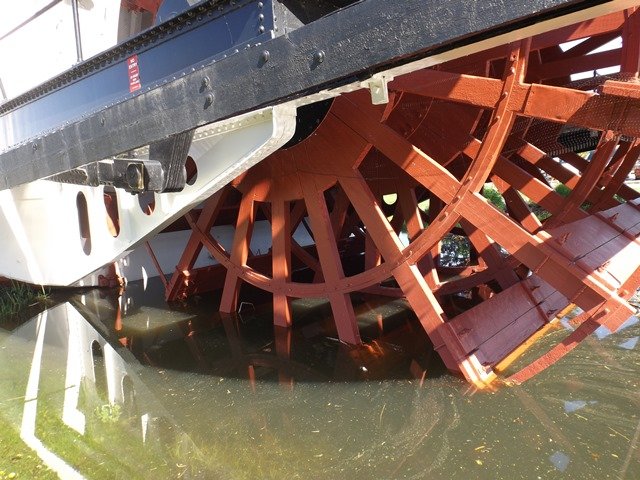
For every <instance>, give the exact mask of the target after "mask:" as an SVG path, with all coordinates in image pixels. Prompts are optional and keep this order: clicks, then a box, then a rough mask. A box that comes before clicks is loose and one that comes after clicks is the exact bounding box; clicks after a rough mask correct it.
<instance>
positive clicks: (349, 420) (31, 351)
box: [0, 286, 640, 479]
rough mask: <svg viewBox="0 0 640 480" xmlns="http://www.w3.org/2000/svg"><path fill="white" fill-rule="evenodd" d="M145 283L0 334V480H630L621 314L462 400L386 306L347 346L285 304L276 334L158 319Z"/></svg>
mask: <svg viewBox="0 0 640 480" xmlns="http://www.w3.org/2000/svg"><path fill="white" fill-rule="evenodd" d="M153 289H154V287H152V288H151V290H152V291H150V292H149V291H148V292H146V294H144V292H142V291H141V287H140V286H132V287H130V288H129V289H128V291H127V294H126V297H123V298H118V297H117V296H115V295H113V294H112V293H109V294H106V293H101V292H98V291H90V292H86V293H85V295H84V296H80V295H78V296H75V297H73V298H71V299H70V300H69V301H68V302H65V303H60V304H58V305H56V306H54V307H52V308H50V309H49V310H47V311H46V312H44V313H43V314H41V315H39V316H37V317H36V318H33V319H31V320H28V321H25V322H24V323H21V324H19V325H15V324H8V325H7V324H5V328H0V365H2V369H1V370H0V429H1V430H2V433H0V442H1V443H0V453H1V454H2V457H0V479H4V478H8V474H9V473H10V472H15V473H16V474H17V475H18V478H55V476H56V475H60V476H62V477H64V478H74V476H75V477H86V478H153V479H160V478H205V479H209V478H211V479H225V478H229V479H260V478H301V479H316V478H317V479H327V478H328V479H333V478H349V479H369V478H380V479H396V478H398V479H401V478H416V479H423V478H426V479H440V478H469V479H474V478H479V479H517V478H523V479H538V478H540V479H550V478H580V479H602V478H614V479H619V478H620V479H621V478H624V479H637V478H640V447H639V446H640V395H639V394H640V386H639V382H640V355H639V352H640V346H638V345H637V343H638V339H639V337H640V323H638V322H637V321H636V320H635V319H631V320H630V321H629V322H627V324H626V325H625V328H624V329H623V330H622V331H621V332H618V333H616V334H613V335H607V332H602V331H600V332H597V335H594V336H593V337H592V338H590V339H589V340H588V341H586V342H585V344H584V345H582V346H580V347H579V348H578V349H576V350H575V351H574V352H573V353H572V354H570V355H569V356H568V357H566V358H565V359H563V360H562V361H561V362H560V363H559V364H557V365H555V366H553V367H552V368H550V369H548V370H547V371H545V372H543V373H542V374H540V375H539V376H537V377H536V378H534V379H533V380H531V381H529V382H528V383H526V384H525V385H523V386H520V387H499V388H497V389H496V390H495V391H493V392H476V391H474V390H473V389H470V388H469V387H468V386H467V384H466V383H465V382H464V381H462V380H460V379H458V378H455V377H453V376H451V375H450V374H448V373H446V372H444V371H443V367H442V364H441V363H440V361H439V359H438V357H437V355H435V354H434V353H433V352H432V351H431V349H430V348H429V347H428V340H427V339H426V337H425V335H424V334H423V332H422V330H421V329H420V327H419V325H418V324H417V323H416V321H415V319H413V318H412V316H411V314H410V313H408V312H407V311H406V309H405V306H404V304H403V303H402V302H400V301H395V302H390V303H383V302H380V301H377V302H376V301H373V300H371V299H366V298H362V299H360V305H359V307H358V310H359V315H360V316H359V319H360V322H361V328H362V332H363V336H364V337H365V339H366V345H365V346H364V347H362V348H357V349H354V348H349V347H347V346H345V345H342V344H340V343H339V342H338V341H337V340H336V339H335V333H333V332H332V329H331V322H330V321H329V320H328V311H329V310H328V308H327V306H326V305H323V304H321V303H317V302H316V303H310V302H306V303H305V302H299V303H298V304H296V306H295V308H296V319H297V324H296V327H295V329H294V330H293V332H292V333H291V332H288V331H286V330H279V329H277V330H276V331H274V329H273V327H272V326H271V325H270V321H269V316H268V314H266V313H265V312H262V311H260V310H259V309H258V310H255V309H254V308H253V306H252V305H248V304H247V305H243V313H242V315H241V316H239V317H220V316H219V315H217V314H212V313H207V311H209V312H211V309H212V308H213V307H212V305H209V304H207V303H206V302H204V301H203V302H202V303H200V304H197V305H191V306H189V307H184V308H181V309H177V310H173V311H169V310H167V309H166V307H164V306H163V304H162V302H161V301H159V300H158V299H159V298H161V294H160V291H159V289H157V288H156V290H155V291H153ZM101 295H103V296H101ZM153 299H155V300H153ZM565 334H566V331H565V330H564V328H563V327H559V328H558V330H557V331H555V332H553V333H552V334H550V335H549V337H547V338H546V339H544V340H543V341H542V342H541V344H539V345H537V346H536V350H538V353H539V352H540V351H542V350H544V347H545V345H546V346H549V345H551V344H552V343H553V342H554V339H557V338H559V336H561V335H565ZM535 353H536V352H530V354H529V359H531V358H533V357H532V355H534V354H535ZM521 363H522V362H521ZM45 465H47V466H48V467H49V468H50V469H51V470H47V469H46V468H45ZM2 472H4V473H2Z"/></svg>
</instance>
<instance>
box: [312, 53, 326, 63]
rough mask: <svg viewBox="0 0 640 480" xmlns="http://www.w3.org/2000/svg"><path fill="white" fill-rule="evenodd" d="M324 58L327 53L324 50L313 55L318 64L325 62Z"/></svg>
mask: <svg viewBox="0 0 640 480" xmlns="http://www.w3.org/2000/svg"><path fill="white" fill-rule="evenodd" d="M324 58H325V53H324V51H323V50H318V51H317V52H316V53H314V54H313V59H314V60H315V61H316V63H322V62H324Z"/></svg>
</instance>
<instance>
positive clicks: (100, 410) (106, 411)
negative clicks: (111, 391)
mask: <svg viewBox="0 0 640 480" xmlns="http://www.w3.org/2000/svg"><path fill="white" fill-rule="evenodd" d="M94 413H95V415H96V417H98V419H99V420H100V421H101V422H102V423H118V420H120V416H121V415H122V407H121V406H120V405H118V404H117V403H107V404H105V405H100V406H98V407H96V409H95V410H94Z"/></svg>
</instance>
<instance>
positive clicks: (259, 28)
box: [258, 25, 264, 33]
mask: <svg viewBox="0 0 640 480" xmlns="http://www.w3.org/2000/svg"><path fill="white" fill-rule="evenodd" d="M258 32H260V33H264V25H260V26H259V27H258Z"/></svg>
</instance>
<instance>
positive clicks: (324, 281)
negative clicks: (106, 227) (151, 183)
mask: <svg viewBox="0 0 640 480" xmlns="http://www.w3.org/2000/svg"><path fill="white" fill-rule="evenodd" d="M638 32H640V14H639V13H637V12H636V11H635V10H627V11H624V12H619V13H615V14H610V15H608V16H604V17H601V18H599V19H597V20H593V21H589V22H585V23H582V24H578V25H573V26H569V27H564V28H561V29H559V30H556V31H552V32H550V33H546V34H541V35H538V36H535V37H532V38H529V39H525V40H522V41H518V42H515V43H512V44H509V45H506V46H504V47H499V48H498V47H496V48H492V49H490V50H487V51H484V52H481V53H478V54H473V55H471V56H467V57H463V58H460V59H457V60H453V61H451V62H448V63H445V64H442V65H440V66H438V67H435V68H427V69H423V70H419V71H415V72H412V73H408V74H405V75H402V76H398V77H397V78H395V79H394V80H393V81H390V82H389V83H388V88H389V101H388V103H383V104H382V105H372V100H371V97H370V96H369V93H368V92H365V91H362V90H361V91H355V92H353V93H348V94H343V95H341V96H338V97H336V98H334V99H333V100H329V101H325V102H324V103H317V104H312V105H310V106H306V107H303V108H301V109H300V110H299V112H298V130H297V132H296V135H295V136H294V139H293V140H291V141H290V142H289V144H287V145H285V147H283V148H282V149H280V150H279V151H277V152H276V153H274V154H272V155H271V156H269V157H268V158H267V159H265V160H263V161H262V162H261V163H259V164H258V165H256V166H255V167H253V168H252V169H251V170H249V171H248V172H246V173H245V174H244V175H241V176H240V177H238V178H236V179H235V180H234V181H233V182H232V183H231V184H230V185H229V186H227V187H226V188H225V189H224V190H222V191H220V192H218V193H216V194H215V195H214V196H213V197H211V198H210V199H209V200H208V201H207V202H206V203H205V205H204V207H203V209H202V210H201V211H200V212H199V215H198V214H197V213H198V212H195V211H194V212H192V213H191V214H190V215H189V216H188V220H189V221H190V224H191V227H192V229H193V233H192V235H191V239H190V241H189V243H188V246H187V247H186V249H185V251H184V254H183V256H182V259H181V260H180V263H179V264H178V267H177V273H176V274H174V275H173V277H172V278H171V281H170V283H169V285H168V287H167V298H168V299H169V300H175V299H177V298H184V297H185V296H188V295H190V294H193V293H194V292H201V291H203V290H206V289H207V287H208V286H211V285H214V284H215V283H216V282H215V278H216V275H219V274H220V268H221V267H219V266H218V267H214V268H211V267H210V268H208V269H201V270H198V269H194V268H193V265H194V262H195V260H196V258H197V256H198V254H199V253H200V250H201V249H202V246H203V245H204V246H205V247H206V248H207V250H208V251H209V253H210V254H211V255H212V256H213V257H214V258H215V259H216V260H217V261H218V262H219V264H220V265H222V266H224V268H225V269H226V271H227V273H226V278H225V281H224V285H223V290H222V301H221V305H220V309H221V310H222V311H225V312H231V311H235V310H236V309H237V307H238V301H239V300H238V299H239V292H240V287H241V284H242V283H243V282H246V283H249V284H252V285H254V286H256V287H258V288H260V289H262V290H265V291H268V292H271V293H272V294H273V304H274V322H275V323H276V324H277V325H280V326H288V325H291V322H292V319H291V313H290V312H291V310H290V300H291V299H294V298H302V297H323V298H327V299H328V300H329V302H330V304H331V308H332V310H333V315H334V318H335V323H336V327H337V330H338V334H339V337H340V339H341V340H343V341H345V342H348V343H359V342H360V336H359V333H358V325H357V322H356V318H355V315H354V309H353V305H352V302H351V298H350V294H351V293H354V292H369V293H377V294H382V295H390V296H404V297H406V299H407V301H408V302H409V304H410V305H411V307H412V308H413V310H414V311H415V313H416V315H417V316H418V318H419V319H420V321H421V323H422V325H423V327H424V328H425V330H426V331H427V333H428V334H429V336H430V338H431V340H432V341H433V343H434V345H435V347H436V349H437V350H438V352H439V353H440V355H441V357H442V359H443V360H444V362H445V364H446V365H447V367H448V368H449V369H450V370H453V371H460V372H461V373H462V374H463V375H464V376H465V377H466V378H467V379H468V380H469V381H471V382H473V383H476V384H479V385H482V384H485V383H487V382H489V381H491V379H492V378H493V377H494V374H493V372H494V369H495V367H496V366H497V365H498V364H499V363H500V362H501V361H503V360H504V359H505V357H507V356H508V355H509V354H510V353H511V352H513V351H514V350H515V349H517V348H518V347H519V346H520V345H521V344H523V342H525V341H526V340H527V339H529V338H530V337H531V336H532V335H533V334H534V333H535V332H537V331H538V330H540V329H541V328H542V327H543V326H545V325H546V324H547V323H548V322H549V321H551V320H552V319H554V318H555V317H556V316H558V314H559V313H560V312H562V311H563V310H565V309H566V307H568V306H570V305H574V304H575V305H578V306H579V307H581V308H582V309H583V310H584V311H585V313H584V314H583V315H582V316H581V317H580V320H581V321H582V322H580V320H579V322H578V323H581V326H580V327H579V328H578V329H577V330H576V331H575V332H573V333H572V334H571V336H570V337H569V338H568V339H567V340H565V341H564V342H563V343H562V344H561V345H558V346H557V347H556V348H555V349H553V350H552V351H551V352H549V354H547V355H546V356H545V357H543V358H541V359H540V360H539V361H537V362H535V363H534V364H533V365H531V366H530V367H528V369H527V370H525V371H523V372H521V373H520V374H518V375H517V376H516V377H514V380H523V379H525V378H528V377H529V376H531V375H532V374H534V373H536V372H537V371H539V370H540V369H542V368H544V367H545V366H546V365H548V364H550V363H552V362H553V361H554V360H555V359H557V358H559V357H560V356H562V355H563V354H564V353H566V352H567V351H568V350H570V349H571V348H573V346H575V344H577V343H579V341H580V340H581V339H583V338H585V337H586V336H587V335H588V334H589V333H590V332H592V331H593V330H594V328H596V327H597V326H599V325H605V326H606V327H608V328H610V329H616V328H617V327H618V326H619V325H620V324H621V323H622V322H623V321H625V320H626V319H627V318H628V317H629V316H630V315H631V314H632V313H633V311H634V310H633V309H632V307H631V306H630V305H629V304H628V303H627V300H628V299H629V298H630V296H631V295H632V294H633V293H634V292H635V289H636V287H637V286H638V285H639V284H640V281H639V278H638V277H639V275H640V272H639V270H638V265H640V243H638V240H637V235H638V233H640V227H639V225H640V201H639V200H638V194H637V193H636V192H635V191H634V190H633V189H631V188H630V187H629V186H627V185H625V184H624V180H625V179H626V177H627V175H628V173H629V172H630V170H631V169H632V168H633V166H634V164H635V162H636V160H637V159H638V156H639V153H640V140H639V138H640V128H639V125H640V115H639V112H640V84H639V83H638V79H637V76H638V70H639V68H638V64H639V57H640V39H639V38H638ZM620 36H621V37H622V46H621V47H618V48H616V47H614V48H613V49H608V50H604V51H602V52H598V51H597V52H596V53H592V52H594V51H596V50H598V49H599V48H600V47H602V46H603V45H605V44H608V43H609V42H610V41H612V40H614V39H616V38H617V37H620ZM580 39H582V40H583V41H582V42H580V43H577V44H569V45H567V46H566V47H562V48H561V47H560V46H559V45H560V44H562V43H564V42H570V41H574V40H580ZM567 47H568V48H567ZM615 65H620V66H621V73H619V74H616V75H615V78H613V77H606V76H595V77H591V78H589V79H588V80H586V81H585V80H583V81H582V82H580V84H578V83H577V82H575V81H574V82H573V83H572V79H571V76H572V75H573V74H578V73H581V72H587V71H594V70H596V69H601V68H604V67H610V66H615ZM382 84H383V86H384V84H385V82H384V80H383V82H382ZM383 96H384V95H383ZM374 98H377V97H375V95H374ZM376 103H381V102H376ZM582 152H589V154H588V155H580V154H581V153H582ZM557 158H559V159H561V160H562V161H561V162H560V161H558V160H557ZM566 165H570V167H571V168H567V166H566ZM488 182H492V183H493V185H494V186H495V188H496V189H497V190H498V192H499V195H498V196H499V197H501V198H502V199H503V200H504V202H505V211H500V209H498V208H496V207H494V206H492V205H491V204H490V203H489V202H487V201H486V200H485V198H484V197H483V196H482V191H483V188H485V187H486V186H487V183H488ZM557 183H562V184H564V185H565V186H566V187H568V190H569V191H570V193H569V194H568V195H566V196H563V195H561V194H560V193H558V191H556V190H555V189H554V186H556V185H557ZM235 211H237V215H236V214H235V213H233V214H232V215H233V218H231V217H230V215H231V213H230V212H235ZM535 213H537V214H538V215H536V214H535ZM540 213H542V215H541V214H540ZM260 220H267V221H269V223H270V228H271V233H272V245H271V250H270V253H269V254H263V253H262V254H261V253H260V252H254V251H252V249H251V240H252V232H253V227H254V225H255V224H256V222H258V221H260ZM229 223H235V234H234V239H233V245H232V246H231V248H228V249H225V248H224V247H223V246H222V245H221V244H220V243H219V242H218V241H217V240H216V239H215V226H217V225H223V224H229ZM212 228H213V230H212ZM301 228H308V230H309V233H310V235H311V237H312V238H313V242H312V244H311V245H303V244H301V242H300V241H299V240H297V238H298V237H297V236H296V235H294V234H295V232H296V231H297V230H298V229H301ZM212 232H213V234H212ZM405 232H406V235H404V233H405ZM405 236H406V237H407V239H408V240H406V241H403V240H402V238H404V237H405ZM445 239H446V240H449V239H457V240H458V241H459V242H460V243H462V244H466V245H468V246H469V252H468V254H465V255H463V256H462V257H461V261H460V262H458V263H459V264H454V263H451V262H449V263H448V264H447V262H445V261H444V258H443V257H442V256H441V255H440V253H441V248H442V245H443V240H445Z"/></svg>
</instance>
